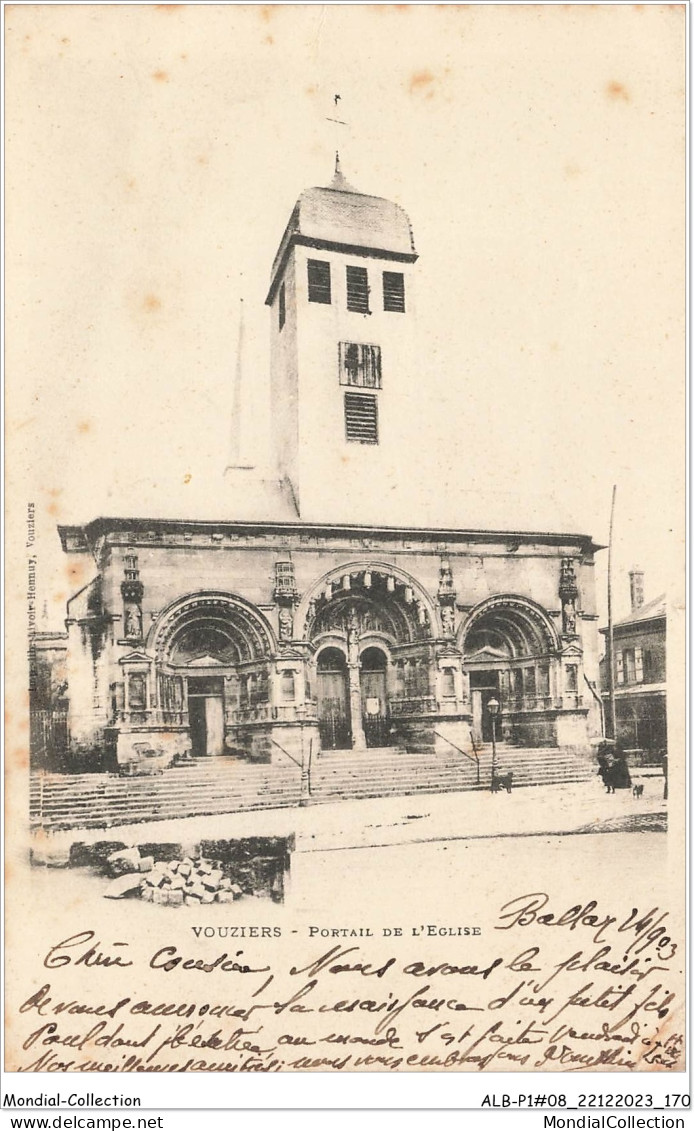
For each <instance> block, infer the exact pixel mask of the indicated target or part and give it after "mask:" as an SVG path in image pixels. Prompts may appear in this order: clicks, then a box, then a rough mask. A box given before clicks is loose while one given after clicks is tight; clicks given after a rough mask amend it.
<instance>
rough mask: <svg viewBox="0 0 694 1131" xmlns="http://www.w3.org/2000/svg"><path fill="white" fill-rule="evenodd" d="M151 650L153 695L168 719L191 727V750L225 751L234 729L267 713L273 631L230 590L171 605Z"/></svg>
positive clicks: (164, 719) (201, 752) (160, 621)
mask: <svg viewBox="0 0 694 1131" xmlns="http://www.w3.org/2000/svg"><path fill="white" fill-rule="evenodd" d="M148 650H150V651H151V652H153V653H154V656H155V673H154V680H155V685H154V687H153V688H152V700H153V702H155V703H156V706H157V709H158V710H159V712H160V714H161V719H162V722H163V723H179V724H181V725H183V726H187V728H188V734H189V740H190V749H191V752H192V753H193V754H194V755H197V756H200V755H209V754H222V753H224V751H225V746H226V744H227V738H228V737H229V734H230V731H231V729H232V728H233V727H234V726H236V725H238V724H239V723H240V722H241V721H243V718H244V717H245V716H246V715H251V716H252V715H255V716H257V715H260V716H262V715H263V712H268V711H269V658H270V655H271V653H272V651H273V650H274V642H273V638H272V635H271V631H270V628H269V626H268V625H267V624H266V623H265V622H264V620H263V618H262V616H261V614H260V613H259V612H258V610H256V609H254V608H253V607H252V606H251V605H249V604H248V603H247V602H244V601H241V600H240V599H239V598H237V597H234V596H233V595H232V594H226V593H196V594H192V595H190V596H189V597H186V598H182V599H180V600H178V601H176V602H174V604H173V605H171V606H169V607H168V608H167V609H165V610H164V612H163V613H162V614H161V615H160V616H159V618H158V619H157V621H156V622H155V624H154V625H153V627H152V630H151V633H150V637H149V640H148ZM232 744H233V743H232Z"/></svg>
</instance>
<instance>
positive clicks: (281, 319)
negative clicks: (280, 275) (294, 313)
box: [277, 283, 287, 330]
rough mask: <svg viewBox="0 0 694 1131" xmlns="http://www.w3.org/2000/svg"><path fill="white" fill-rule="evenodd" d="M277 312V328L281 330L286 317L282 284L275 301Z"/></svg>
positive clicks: (285, 303)
mask: <svg viewBox="0 0 694 1131" xmlns="http://www.w3.org/2000/svg"><path fill="white" fill-rule="evenodd" d="M277 311H278V316H279V327H280V330H281V329H282V327H283V326H284V321H285V318H286V316H287V302H286V297H285V292H284V283H282V286H281V287H280V293H279V298H278V300H277Z"/></svg>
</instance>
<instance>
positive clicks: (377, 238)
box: [266, 160, 417, 303]
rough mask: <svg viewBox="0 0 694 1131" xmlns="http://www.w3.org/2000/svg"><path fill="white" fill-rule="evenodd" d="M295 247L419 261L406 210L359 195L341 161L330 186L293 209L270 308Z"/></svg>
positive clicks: (277, 261)
mask: <svg viewBox="0 0 694 1131" xmlns="http://www.w3.org/2000/svg"><path fill="white" fill-rule="evenodd" d="M295 244H302V245H304V246H308V247H315V248H318V249H320V248H324V249H329V248H334V249H337V250H343V251H347V252H351V253H357V254H362V255H363V254H365V253H367V254H368V253H369V252H372V253H374V254H377V255H380V256H381V257H383V258H386V259H394V260H401V261H407V262H411V263H413V262H414V261H415V259H416V258H417V253H416V251H415V247H414V237H413V235H412V226H411V224H410V220H409V217H408V215H407V213H406V212H405V210H404V208H401V207H400V205H399V204H395V203H394V202H393V201H392V200H385V199H384V198H383V197H381V196H369V195H368V194H367V193H362V192H358V191H357V189H355V188H353V187H352V186H351V185H350V184H349V183H348V182H347V181H346V180H345V178H344V176H343V174H342V172H341V170H340V167H339V160H338V163H337V164H336V168H335V176H334V177H333V180H332V182H331V184H330V185H329V186H327V187H314V188H308V189H305V190H304V192H302V193H301V195H300V196H299V199H298V200H297V202H296V204H295V205H294V208H293V210H292V214H291V216H290V218H289V223H288V224H287V227H286V229H285V231H284V235H283V236H282V240H281V242H280V246H279V249H278V251H277V255H276V256H275V259H274V261H273V264H272V273H271V282H270V291H269V293H268V297H267V299H266V301H267V302H268V303H270V302H272V300H273V297H274V293H275V289H276V286H277V282H278V280H279V276H280V275H281V274H282V269H283V266H284V261H285V257H286V255H287V254H288V252H289V250H290V248H291V247H293V246H294V245H295Z"/></svg>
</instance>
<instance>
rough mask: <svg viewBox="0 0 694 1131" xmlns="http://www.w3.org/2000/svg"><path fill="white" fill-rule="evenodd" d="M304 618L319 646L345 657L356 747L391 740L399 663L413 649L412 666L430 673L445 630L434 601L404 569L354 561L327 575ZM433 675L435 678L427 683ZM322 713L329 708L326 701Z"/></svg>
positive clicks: (306, 606) (306, 604)
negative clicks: (435, 646) (434, 646)
mask: <svg viewBox="0 0 694 1131" xmlns="http://www.w3.org/2000/svg"><path fill="white" fill-rule="evenodd" d="M396 574H397V576H396ZM297 619H298V620H299V623H303V625H304V634H305V638H306V639H307V640H308V641H309V642H310V643H311V644H312V645H313V647H314V648H316V649H318V650H320V649H322V648H325V647H327V646H330V647H332V648H334V649H337V650H338V651H340V652H341V653H342V655H343V656H344V658H345V665H346V675H347V686H348V696H349V703H348V714H349V723H350V729H351V744H352V746H353V747H356V748H358V749H363V748H365V747H367V746H378V745H387V744H388V742H390V741H392V740H391V737H390V735H391V727H390V717H391V712H390V709H389V700H390V698H391V696H392V695H394V694H395V693H396V692H395V675H396V672H395V668H394V664H393V663H391V660H392V658H393V657H394V655H398V656H401V654H402V655H404V654H405V653H406V654H407V662H408V663H418V664H420V665H421V667H422V670H424V668H426V670H427V672H429V670H430V668H431V665H432V655H433V652H432V648H431V642H432V638H433V636H434V635H438V634H439V632H440V624H439V621H438V610H437V608H436V606H435V605H434V603H433V602H432V601H431V599H430V598H429V596H428V595H427V594H426V593H425V591H424V590H423V589H422V587H421V586H420V585H419V584H418V583H417V582H415V581H414V579H413V578H411V577H409V576H408V575H407V574H404V573H403V572H402V571H400V570H397V571H394V570H391V569H390V568H389V567H387V566H381V565H378V566H376V565H373V564H368V565H364V564H358V563H353V564H350V565H349V566H346V565H345V566H342V567H337V568H336V569H334V570H333V571H331V573H329V574H327V575H325V577H323V578H322V579H321V580H320V581H319V582H318V583H317V584H316V585H315V586H314V587H313V589H312V590H311V591H310V593H309V594H308V595H307V597H306V598H305V599H304V602H303V609H302V610H300V614H299V617H298V618H297ZM399 662H400V663H402V662H404V661H403V660H402V659H400V660H399ZM316 674H317V676H319V668H318V666H317V671H316ZM337 676H338V671H337V669H335V671H334V672H333V677H334V678H337ZM433 678H434V677H433V676H431V675H429V676H428V678H427V688H428V687H429V685H430V683H431V680H432V679H433ZM319 683H321V685H322V684H325V683H326V680H325V679H323V680H322V681H321V680H320V679H319ZM327 698H329V697H327ZM319 700H320V697H319ZM321 713H324V714H325V708H324V706H323V705H322V702H321V701H319V714H321ZM326 725H327V724H326ZM324 729H325V727H324ZM327 738H328V740H329V739H330V735H329V734H328V735H327ZM324 748H325V747H324Z"/></svg>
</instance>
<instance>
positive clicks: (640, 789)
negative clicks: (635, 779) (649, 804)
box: [631, 785, 643, 797]
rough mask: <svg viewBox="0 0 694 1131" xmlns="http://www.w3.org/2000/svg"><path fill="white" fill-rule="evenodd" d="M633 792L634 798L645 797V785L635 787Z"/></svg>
mask: <svg viewBox="0 0 694 1131" xmlns="http://www.w3.org/2000/svg"><path fill="white" fill-rule="evenodd" d="M631 792H632V793H633V795H634V797H643V785H635V786H634V788H633V789H632V791H631Z"/></svg>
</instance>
